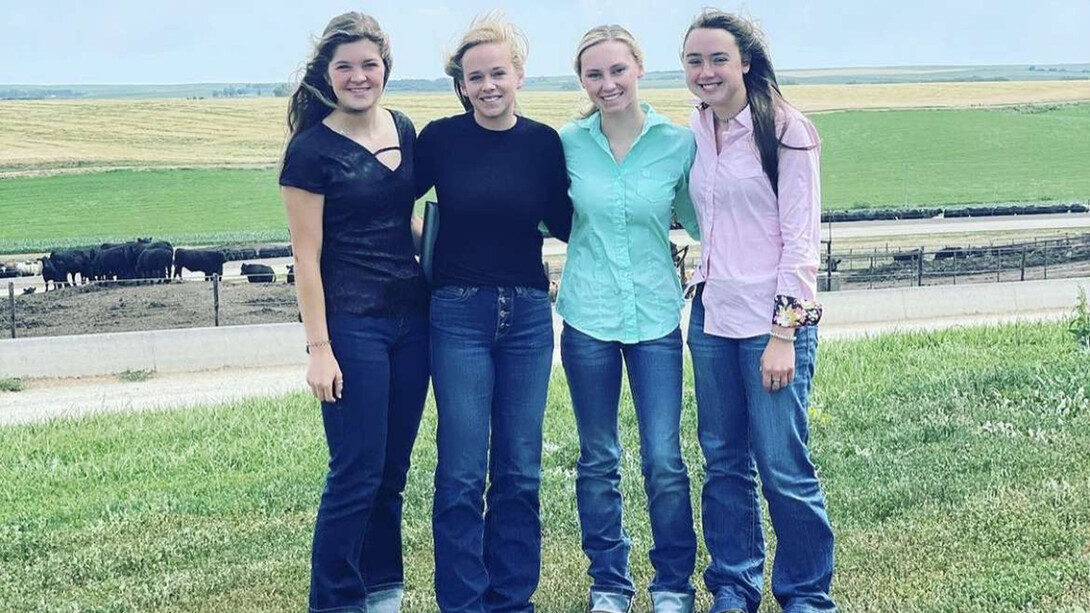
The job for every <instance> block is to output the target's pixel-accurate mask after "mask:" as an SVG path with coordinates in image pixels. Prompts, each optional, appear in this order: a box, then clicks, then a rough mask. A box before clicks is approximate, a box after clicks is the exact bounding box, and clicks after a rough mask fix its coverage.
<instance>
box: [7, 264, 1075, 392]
mask: <svg viewBox="0 0 1090 613" xmlns="http://www.w3.org/2000/svg"><path fill="white" fill-rule="evenodd" d="M1080 285H1082V286H1084V287H1087V288H1090V279H1061V280H1054V281H1027V282H1023V283H989V284H981V285H964V286H957V287H954V286H949V285H945V286H935V287H911V288H897V289H886V290H859V291H850V292H830V293H826V294H821V296H820V300H821V303H822V305H823V307H824V309H825V315H824V317H823V319H822V327H823V329H826V330H829V329H830V328H832V329H834V330H835V329H836V328H837V327H848V326H855V327H864V328H865V327H867V326H871V325H873V326H874V327H875V329H883V328H888V327H890V326H898V325H902V324H903V325H911V324H914V323H923V322H927V321H929V320H936V319H943V318H972V317H982V318H983V320H984V321H987V320H988V316H989V315H996V316H998V315H1005V316H1010V315H1017V314H1020V313H1023V314H1037V315H1040V314H1046V313H1062V312H1066V311H1070V310H1071V309H1072V308H1073V307H1074V305H1075V301H1076V298H1077V295H1078V287H1079V286H1080ZM688 314H689V313H688V308H687V307H686V309H685V311H684V312H683V313H682V321H683V323H682V330H685V329H687V322H688ZM553 323H554V326H553V327H554V330H555V331H556V333H557V334H559V332H560V328H561V325H560V324H561V322H560V318H559V317H555V315H554V321H553ZM558 340H559V338H558ZM304 344H305V340H304V335H303V328H302V325H300V324H266V325H256V326H227V327H222V328H193V329H187V330H154V331H147V332H119V333H113V334H89V335H81V336H54V337H44V338H22V339H7V340H0V377H82V376H95V375H109V374H115V373H120V372H124V371H126V370H154V371H156V372H188V371H198V370H214V369H218V368H225V367H239V366H241V367H253V368H256V367H269V366H287V365H291V364H303V363H305V362H306V354H305V353H304V352H303V346H304ZM557 346H558V347H559V342H558V343H557ZM557 355H559V352H558V353H557Z"/></svg>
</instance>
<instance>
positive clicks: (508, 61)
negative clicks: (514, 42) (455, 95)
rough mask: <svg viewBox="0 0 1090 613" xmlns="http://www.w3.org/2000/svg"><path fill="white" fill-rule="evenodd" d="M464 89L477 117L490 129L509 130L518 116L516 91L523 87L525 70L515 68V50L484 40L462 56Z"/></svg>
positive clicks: (479, 122)
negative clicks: (513, 56) (513, 53)
mask: <svg viewBox="0 0 1090 613" xmlns="http://www.w3.org/2000/svg"><path fill="white" fill-rule="evenodd" d="M462 70H463V71H464V74H465V77H464V79H463V80H462V83H461V87H462V92H463V94H465V96H466V97H467V98H468V99H469V101H470V104H472V105H473V117H474V118H475V119H476V120H477V123H478V124H480V125H481V126H483V127H485V128H488V129H493V130H495V129H500V130H503V129H507V128H509V127H511V125H512V124H513V120H514V117H515V92H516V91H517V90H518V89H519V88H520V87H522V70H521V69H517V68H515V65H514V61H513V60H512V57H511V49H510V48H509V47H508V46H507V45H505V44H501V43H484V44H480V45H477V46H475V47H473V48H471V49H469V50H468V51H466V52H465V55H464V56H462Z"/></svg>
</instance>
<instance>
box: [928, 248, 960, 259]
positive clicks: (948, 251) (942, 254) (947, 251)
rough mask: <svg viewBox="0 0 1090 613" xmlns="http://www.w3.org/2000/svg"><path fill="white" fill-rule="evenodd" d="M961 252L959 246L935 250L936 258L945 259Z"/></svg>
mask: <svg viewBox="0 0 1090 613" xmlns="http://www.w3.org/2000/svg"><path fill="white" fill-rule="evenodd" d="M961 252H962V248H961V247H943V248H942V249H939V250H938V251H936V252H935V259H936V260H946V259H949V258H952V257H954V256H956V255H958V254H959V253H961Z"/></svg>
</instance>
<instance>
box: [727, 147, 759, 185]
mask: <svg viewBox="0 0 1090 613" xmlns="http://www.w3.org/2000/svg"><path fill="white" fill-rule="evenodd" d="M723 163H724V164H726V166H727V172H728V173H730V175H731V176H732V177H734V178H735V179H738V180H743V179H760V178H763V177H764V176H765V170H764V167H762V166H761V158H760V157H758V154H757V152H756V151H750V150H742V151H737V152H735V153H734V155H730V156H728V157H727V159H726V160H724V162H723Z"/></svg>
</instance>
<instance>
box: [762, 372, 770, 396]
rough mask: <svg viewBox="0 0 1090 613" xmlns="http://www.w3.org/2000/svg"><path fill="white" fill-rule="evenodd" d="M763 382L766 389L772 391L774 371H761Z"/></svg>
mask: <svg viewBox="0 0 1090 613" xmlns="http://www.w3.org/2000/svg"><path fill="white" fill-rule="evenodd" d="M761 384H762V385H764V388H765V391H766V392H768V391H772V373H771V372H769V371H767V370H766V371H764V372H762V373H761Z"/></svg>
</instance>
